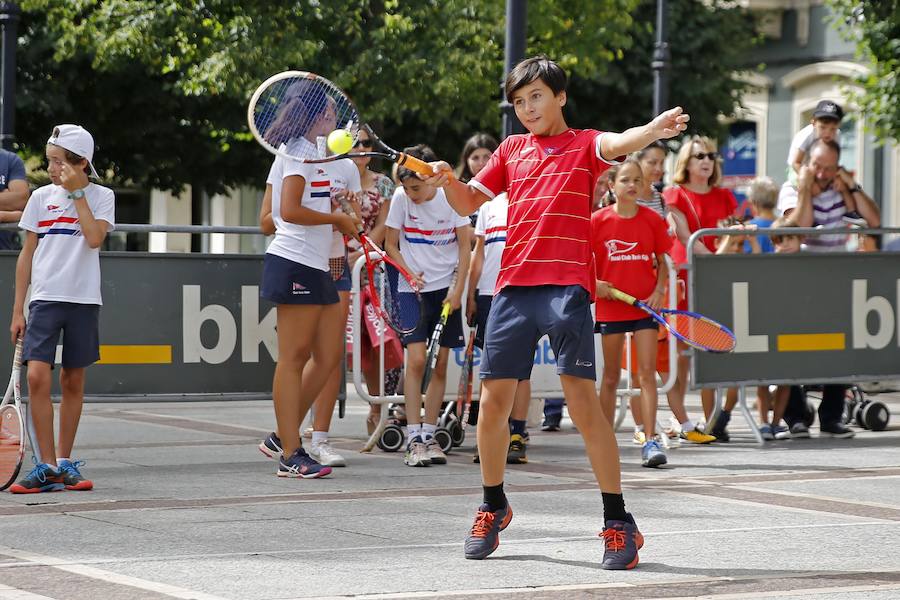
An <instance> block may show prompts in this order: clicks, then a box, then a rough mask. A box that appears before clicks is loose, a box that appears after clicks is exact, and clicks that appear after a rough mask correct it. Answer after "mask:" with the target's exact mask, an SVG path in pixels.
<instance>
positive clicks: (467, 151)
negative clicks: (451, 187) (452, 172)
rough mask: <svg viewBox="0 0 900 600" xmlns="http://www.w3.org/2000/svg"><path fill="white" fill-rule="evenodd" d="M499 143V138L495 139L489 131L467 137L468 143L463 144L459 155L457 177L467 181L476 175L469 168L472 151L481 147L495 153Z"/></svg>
mask: <svg viewBox="0 0 900 600" xmlns="http://www.w3.org/2000/svg"><path fill="white" fill-rule="evenodd" d="M498 145H499V144H497V140H495V139H494V136H492V135H490V134H487V133H476V134H475V135H473V136H472V137H470V138H469V139H467V140H466V144H465V145H464V146H463V149H462V153H461V154H460V155H459V166H458V167H457V168H456V178H457V179H459V180H460V181H462V182H463V183H467V182H468V181H469V180H470V179H472V177H474V176H475V174H474V173H473V172H472V171H471V170H470V169H469V157H470V156H472V153H473V152H475V151H476V150H480V149H481V148H484V149H485V150H489V151H490V152H491V153H493V152H494V150H496V149H497V146H498Z"/></svg>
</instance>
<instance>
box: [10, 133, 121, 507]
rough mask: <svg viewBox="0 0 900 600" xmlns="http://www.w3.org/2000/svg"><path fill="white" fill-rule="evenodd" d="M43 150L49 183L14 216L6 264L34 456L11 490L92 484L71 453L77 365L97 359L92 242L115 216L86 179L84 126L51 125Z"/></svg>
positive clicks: (103, 192) (77, 408) (88, 148)
mask: <svg viewBox="0 0 900 600" xmlns="http://www.w3.org/2000/svg"><path fill="white" fill-rule="evenodd" d="M46 155H47V172H48V173H49V175H50V180H51V181H52V183H50V184H49V185H45V186H44V187H42V188H40V189H38V190H36V191H35V192H34V194H32V196H31V199H30V200H29V201H28V204H27V205H26V206H25V212H24V213H23V214H22V219H21V221H19V227H20V228H21V229H24V230H25V243H24V245H23V247H22V251H21V252H20V253H19V260H18V261H17V263H16V294H15V303H14V305H13V314H12V323H11V325H10V332H11V333H12V339H13V342H15V340H16V339H17V338H19V337H21V336H23V335H24V353H23V355H22V359H23V360H24V361H27V362H28V389H29V394H30V401H31V415H32V420H33V423H34V432H35V436H36V437H37V440H36V441H37V444H38V447H39V448H40V456H41V459H42V460H43V462H41V463H39V464H37V465H35V467H34V469H32V470H31V472H30V473H28V474H27V475H26V476H25V477H23V478H22V479H21V480H20V481H19V482H18V483H16V484H14V485H12V486H11V487H10V491H11V492H12V493H18V494H26V493H36V492H50V491H58V490H63V489H68V490H89V489H91V488H92V487H93V483H91V481H89V480H88V479H85V478H84V477H83V476H82V475H81V472H80V471H79V467H80V466H81V465H82V464H83V462H82V461H76V460H73V459H72V458H71V456H72V446H73V445H74V443H75V433H76V431H77V430H78V422H79V420H80V419H81V406H82V401H83V399H84V370H85V368H86V367H88V366H89V365H91V364H93V363H95V362H96V361H97V360H99V358H100V334H99V316H100V305H101V304H102V301H101V298H100V246H101V245H102V244H103V240H104V239H106V234H107V233H108V232H109V231H112V229H113V227H114V224H115V195H114V194H113V191H112V190H111V189H109V188H105V187H102V186H99V185H97V184H94V183H91V182H90V181H89V180H88V177H89V176H92V177H95V178H96V177H97V171H96V170H95V169H94V165H93V164H92V163H91V160H92V159H93V157H94V139H93V138H92V137H91V134H90V133H88V132H87V131H86V130H85V129H84V128H83V127H80V126H78V125H59V126H57V127H55V128H54V129H53V134H52V135H51V136H50V139H49V140H47V149H46ZM29 283H30V284H31V301H30V303H29V305H28V323H27V326H26V323H25V311H24V308H25V293H26V291H27V289H28V285H29ZM60 334H62V347H63V351H62V369H61V370H60V376H59V382H60V387H61V388H62V403H61V404H60V408H59V419H60V426H59V444H58V445H55V444H54V440H53V404H52V403H51V402H50V385H51V374H50V370H51V369H52V368H53V363H54V360H55V357H56V345H57V343H58V342H59V337H60ZM57 450H58V452H57Z"/></svg>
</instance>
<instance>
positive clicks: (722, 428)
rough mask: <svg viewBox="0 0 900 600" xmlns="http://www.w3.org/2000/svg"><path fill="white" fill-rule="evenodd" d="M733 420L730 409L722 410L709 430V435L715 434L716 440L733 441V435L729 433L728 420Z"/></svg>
mask: <svg viewBox="0 0 900 600" xmlns="http://www.w3.org/2000/svg"><path fill="white" fill-rule="evenodd" d="M729 421H731V413H730V412H729V411H725V410H723V411H720V412H719V417H718V418H717V419H716V422H715V423H713V426H712V429H711V430H710V431H709V435H712V436H715V438H716V440H717V441H719V442H729V441H731V436H730V435H728V430H727V429H726V427H728V422H729Z"/></svg>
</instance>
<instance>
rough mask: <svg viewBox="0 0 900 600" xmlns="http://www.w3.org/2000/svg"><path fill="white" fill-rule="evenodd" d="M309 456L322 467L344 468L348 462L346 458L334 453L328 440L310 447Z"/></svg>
mask: <svg viewBox="0 0 900 600" xmlns="http://www.w3.org/2000/svg"><path fill="white" fill-rule="evenodd" d="M307 452H309V455H310V456H312V457H313V458H314V459H316V461H317V462H318V463H319V464H320V465H324V466H326V467H344V466H347V462H346V461H345V460H344V457H343V456H341V455H340V454H338V453H337V452H335V451H334V448H332V447H331V444H329V443H328V440H323V441H321V442H317V443H315V444H310V445H309V450H308V451H307Z"/></svg>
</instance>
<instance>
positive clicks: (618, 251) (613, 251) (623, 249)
mask: <svg viewBox="0 0 900 600" xmlns="http://www.w3.org/2000/svg"><path fill="white" fill-rule="evenodd" d="M636 247H637V242H623V241H622V240H607V241H606V255H607V258H608V259H609V261H610V262H618V261H624V260H650V257H649V256H648V255H646V254H640V253H637V254H631V253H630V252H631V251H632V250H634V249H635V248H636Z"/></svg>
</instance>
